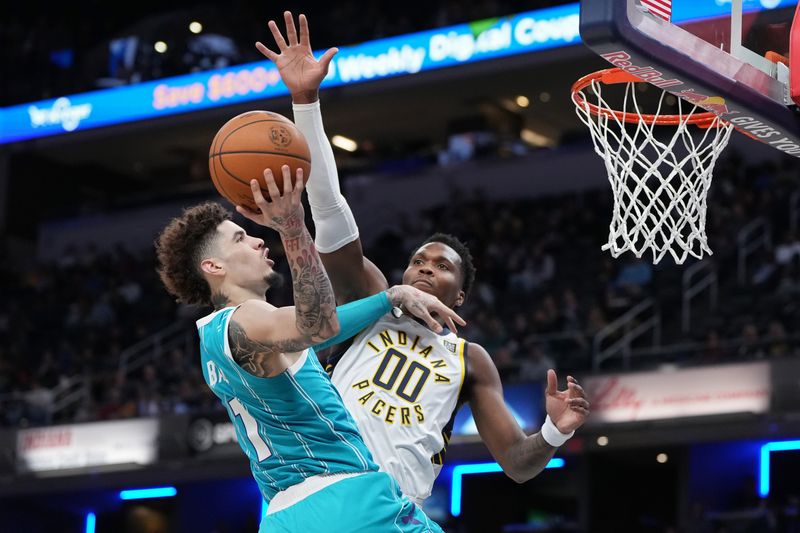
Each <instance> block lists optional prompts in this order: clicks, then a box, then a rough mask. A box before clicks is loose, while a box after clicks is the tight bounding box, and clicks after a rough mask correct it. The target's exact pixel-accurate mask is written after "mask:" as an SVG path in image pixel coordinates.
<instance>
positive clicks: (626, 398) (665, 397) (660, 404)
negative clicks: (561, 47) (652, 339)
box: [584, 362, 772, 424]
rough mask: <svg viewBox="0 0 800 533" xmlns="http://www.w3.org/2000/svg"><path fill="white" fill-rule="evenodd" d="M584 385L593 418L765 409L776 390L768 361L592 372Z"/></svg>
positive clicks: (594, 420) (610, 419)
mask: <svg viewBox="0 0 800 533" xmlns="http://www.w3.org/2000/svg"><path fill="white" fill-rule="evenodd" d="M584 387H585V388H586V390H587V393H588V395H589V401H590V402H591V404H592V409H591V410H592V414H591V416H590V417H589V421H588V423H590V424H602V423H617V422H637V421H642V420H663V419H670V418H686V417H693V416H708V415H723V414H732V413H765V412H767V411H768V410H769V407H770V395H771V393H772V388H771V381H770V367H769V364H768V363H766V362H759V363H746V364H736V365H725V366H714V367H704V368H692V369H682V370H676V371H670V372H642V373H632V374H612V375H606V376H591V377H587V378H585V379H584Z"/></svg>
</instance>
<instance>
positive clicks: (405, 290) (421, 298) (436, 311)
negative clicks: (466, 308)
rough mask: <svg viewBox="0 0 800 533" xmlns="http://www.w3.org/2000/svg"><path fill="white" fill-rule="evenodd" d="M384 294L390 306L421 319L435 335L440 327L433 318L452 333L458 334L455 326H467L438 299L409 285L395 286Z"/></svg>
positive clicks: (440, 330)
mask: <svg viewBox="0 0 800 533" xmlns="http://www.w3.org/2000/svg"><path fill="white" fill-rule="evenodd" d="M386 293H387V294H388V295H389V300H391V302H392V305H394V306H398V307H402V308H403V309H404V310H405V311H407V312H408V313H411V314H412V315H414V316H415V317H417V318H419V319H422V321H424V322H425V323H426V324H427V325H428V327H429V328H431V329H432V330H433V331H435V332H436V333H441V332H442V325H441V324H440V323H439V322H438V321H437V320H436V318H435V316H438V317H439V318H440V319H442V320H443V321H444V323H445V324H447V327H448V328H449V329H450V331H452V332H453V333H458V329H457V328H456V324H460V325H462V326H466V325H467V323H466V322H465V321H464V319H463V318H461V317H460V316H458V314H457V313H456V312H455V311H453V310H452V309H450V308H449V307H447V306H446V305H444V304H443V303H442V302H441V300H439V298H437V297H436V296H434V295H432V294H428V293H427V292H423V291H421V290H419V289H417V288H416V287H412V286H411V285H395V286H394V287H390V288H389V289H387V290H386Z"/></svg>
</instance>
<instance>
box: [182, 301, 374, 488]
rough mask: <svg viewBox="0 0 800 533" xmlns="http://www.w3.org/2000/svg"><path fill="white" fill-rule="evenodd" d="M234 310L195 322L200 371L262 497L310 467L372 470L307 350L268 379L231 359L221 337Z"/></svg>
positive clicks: (360, 442)
mask: <svg viewBox="0 0 800 533" xmlns="http://www.w3.org/2000/svg"><path fill="white" fill-rule="evenodd" d="M235 309H236V308H235V307H228V308H225V309H222V310H220V311H216V312H214V313H212V314H210V315H208V316H206V317H204V318H201V319H200V320H198V321H197V329H198V332H199V333H200V356H201V361H202V365H203V377H204V378H205V380H206V383H208V386H209V387H210V388H211V390H212V391H213V392H214V394H216V395H217V397H219V399H220V400H221V401H222V403H223V405H224V406H225V409H226V410H227V411H228V416H230V419H231V421H232V422H233V425H234V427H235V428H236V437H237V440H238V441H239V445H240V446H241V448H242V450H244V453H245V454H247V457H248V458H249V459H250V469H251V470H252V472H253V477H255V479H256V482H257V483H258V485H259V487H260V489H261V494H262V495H263V497H264V499H265V500H266V501H267V502H269V501H270V500H271V499H272V497H273V496H274V495H275V494H276V493H277V492H279V491H281V490H285V489H287V488H289V487H291V486H292V485H296V484H297V483H300V482H302V481H303V480H304V479H306V478H308V477H310V476H315V475H318V474H330V473H338V472H363V471H377V470H378V467H377V465H376V464H375V463H374V462H373V460H372V456H371V455H370V452H369V450H368V449H367V446H366V445H365V444H364V440H363V439H362V438H361V435H360V434H359V432H358V427H357V426H356V423H355V422H354V421H353V419H352V417H351V416H350V414H349V413H348V411H347V409H346V408H345V406H344V403H343V402H342V398H341V397H340V396H339V393H338V392H337V391H336V389H335V388H334V387H333V385H332V384H331V381H330V379H329V378H328V375H327V374H326V373H325V371H324V370H323V368H322V365H321V364H320V363H319V361H318V360H317V357H316V355H315V354H314V351H313V350H311V349H308V350H306V351H305V352H304V353H303V354H302V355H301V357H300V359H298V361H297V362H296V363H295V364H294V365H292V366H291V367H290V368H288V369H287V370H285V371H284V372H282V373H281V374H279V375H277V376H274V377H271V378H259V377H256V376H253V375H252V374H249V373H248V372H246V371H245V370H244V369H242V368H241V367H240V366H239V365H238V364H236V362H235V361H234V360H233V356H232V354H231V350H230V346H229V343H228V324H229V322H230V318H231V315H232V314H233V311H234V310H235Z"/></svg>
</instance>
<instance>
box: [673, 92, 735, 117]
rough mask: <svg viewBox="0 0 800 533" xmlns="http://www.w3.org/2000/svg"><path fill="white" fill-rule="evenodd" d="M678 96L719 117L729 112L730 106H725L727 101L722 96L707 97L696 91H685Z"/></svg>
mask: <svg viewBox="0 0 800 533" xmlns="http://www.w3.org/2000/svg"><path fill="white" fill-rule="evenodd" d="M677 96H680V97H681V98H683V99H684V100H688V101H689V102H691V103H693V104H694V105H696V106H697V107H702V108H703V109H705V110H706V111H710V112H712V113H714V114H715V115H718V116H721V115H724V114H725V113H728V111H729V109H728V106H727V105H726V104H725V99H724V98H723V97H721V96H706V95H704V94H700V93H696V92H695V91H694V89H686V90H683V91H681V92H679V93H678V94H677Z"/></svg>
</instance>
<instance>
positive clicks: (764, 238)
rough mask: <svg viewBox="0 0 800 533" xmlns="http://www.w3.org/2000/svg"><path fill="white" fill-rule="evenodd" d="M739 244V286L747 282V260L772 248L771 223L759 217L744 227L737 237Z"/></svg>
mask: <svg viewBox="0 0 800 533" xmlns="http://www.w3.org/2000/svg"><path fill="white" fill-rule="evenodd" d="M736 241H737V243H738V256H739V259H738V264H739V267H738V279H739V284H740V285H744V284H745V283H746V281H747V259H748V258H749V257H750V256H751V255H752V254H753V253H755V252H757V251H759V250H761V249H762V248H766V249H769V248H771V247H772V232H771V230H770V226H769V222H768V221H767V219H765V218H763V217H759V218H757V219H755V220H753V221H752V222H750V223H749V224H748V225H746V226H745V227H743V228H742V229H741V231H739V234H738V235H737V237H736Z"/></svg>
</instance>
